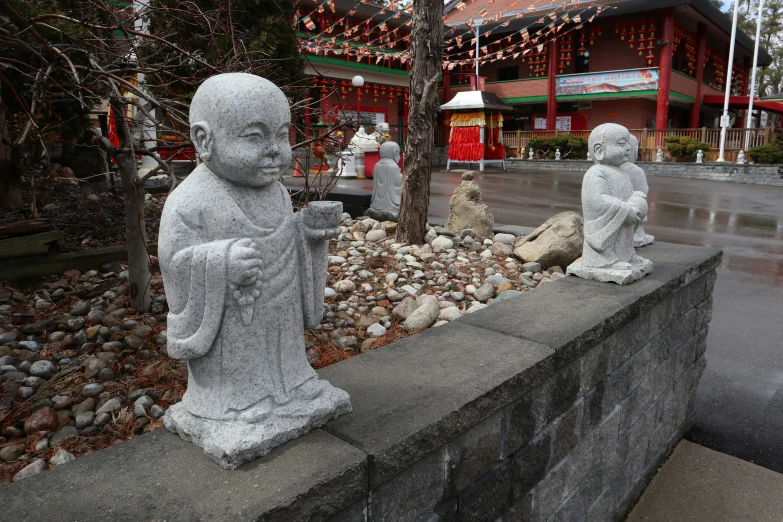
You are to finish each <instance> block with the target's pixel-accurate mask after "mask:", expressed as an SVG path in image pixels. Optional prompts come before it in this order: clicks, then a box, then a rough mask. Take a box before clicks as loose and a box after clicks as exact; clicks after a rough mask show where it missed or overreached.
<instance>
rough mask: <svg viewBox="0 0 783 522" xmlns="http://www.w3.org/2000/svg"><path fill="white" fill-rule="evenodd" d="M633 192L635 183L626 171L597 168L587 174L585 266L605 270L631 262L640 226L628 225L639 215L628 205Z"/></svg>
mask: <svg viewBox="0 0 783 522" xmlns="http://www.w3.org/2000/svg"><path fill="white" fill-rule="evenodd" d="M633 193H634V187H633V184H632V183H631V180H630V178H629V177H628V174H627V173H626V172H625V171H624V170H623V169H622V168H618V167H612V166H609V165H594V166H592V167H590V169H589V170H588V171H587V173H585V177H584V181H583V182H582V211H583V212H584V219H585V242H584V249H583V251H582V265H583V266H586V267H592V268H603V267H608V266H611V265H612V264H614V263H616V262H618V261H622V262H625V263H628V262H630V261H631V258H632V257H633V256H634V255H635V253H636V252H635V250H634V248H633V235H634V232H635V230H636V225H634V224H629V223H626V218H627V217H628V216H629V214H633V213H634V212H635V211H634V209H633V208H632V207H631V205H630V204H629V203H628V200H629V199H630V198H631V196H632V195H633Z"/></svg>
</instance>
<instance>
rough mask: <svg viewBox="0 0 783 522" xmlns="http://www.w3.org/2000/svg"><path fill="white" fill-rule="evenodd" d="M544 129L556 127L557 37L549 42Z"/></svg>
mask: <svg viewBox="0 0 783 522" xmlns="http://www.w3.org/2000/svg"><path fill="white" fill-rule="evenodd" d="M547 75H548V77H547V99H546V129H547V130H555V129H556V128H557V98H556V96H555V92H556V89H555V86H556V83H555V82H556V78H557V38H554V39H552V41H550V42H549V60H548V64H547Z"/></svg>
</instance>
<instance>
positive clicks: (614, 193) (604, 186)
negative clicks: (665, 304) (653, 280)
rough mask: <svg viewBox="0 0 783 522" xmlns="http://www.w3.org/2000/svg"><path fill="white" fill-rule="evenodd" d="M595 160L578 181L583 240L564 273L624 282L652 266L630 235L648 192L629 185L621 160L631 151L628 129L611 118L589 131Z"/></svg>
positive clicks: (642, 215)
mask: <svg viewBox="0 0 783 522" xmlns="http://www.w3.org/2000/svg"><path fill="white" fill-rule="evenodd" d="M588 148H589V150H590V152H591V153H592V156H593V161H594V162H595V165H593V166H592V167H590V169H589V170H588V171H587V172H586V173H585V177H584V180H583V182H582V213H583V214H584V220H585V241H584V247H583V249H582V257H581V259H578V260H577V261H575V262H574V263H572V264H571V265H570V266H569V267H568V273H569V274H572V275H575V276H577V277H581V278H584V279H595V280H598V281H603V282H614V283H617V284H620V285H623V284H628V283H631V282H633V281H636V280H637V279H640V278H642V277H643V276H644V275H645V274H649V273H650V272H652V268H653V265H652V262H651V261H649V260H648V259H644V258H642V257H641V256H638V255H637V254H636V251H635V250H634V246H633V238H634V233H635V232H636V229H637V228H638V227H639V225H640V224H641V222H642V220H643V219H644V218H645V216H646V215H647V195H646V194H645V193H644V192H641V191H637V190H635V189H634V186H633V183H632V181H631V178H630V176H629V175H628V173H627V172H626V170H625V169H623V167H622V166H623V164H624V163H626V162H627V161H628V158H629V157H630V155H631V134H630V133H629V132H628V129H626V128H625V127H623V126H621V125H616V124H614V123H605V124H603V125H599V126H598V127H596V128H595V129H594V130H593V132H591V133H590V139H589V140H588Z"/></svg>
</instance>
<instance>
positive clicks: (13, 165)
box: [0, 82, 24, 211]
mask: <svg viewBox="0 0 783 522" xmlns="http://www.w3.org/2000/svg"><path fill="white" fill-rule="evenodd" d="M1 91H2V83H1V82H0V102H2V92H1ZM23 172H24V161H23V160H22V146H21V145H16V146H15V145H13V140H11V133H10V132H9V130H8V118H7V115H6V112H5V108H4V107H2V106H0V210H3V211H6V210H14V209H17V208H19V207H21V206H22V204H23V203H24V202H23V201H22V173H23Z"/></svg>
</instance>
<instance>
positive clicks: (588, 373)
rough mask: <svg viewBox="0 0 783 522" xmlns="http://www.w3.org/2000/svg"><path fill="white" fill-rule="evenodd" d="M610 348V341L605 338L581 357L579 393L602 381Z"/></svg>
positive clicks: (606, 368) (585, 391) (606, 369)
mask: <svg viewBox="0 0 783 522" xmlns="http://www.w3.org/2000/svg"><path fill="white" fill-rule="evenodd" d="M612 339H613V340H614V339H615V338H614V337H612ZM612 348H613V346H612V342H610V341H609V340H608V339H605V340H603V341H601V342H600V343H599V344H598V345H597V346H594V347H593V348H591V349H590V350H589V351H588V352H587V353H585V355H584V356H583V357H582V372H581V376H582V385H581V389H580V393H581V394H583V395H584V394H585V393H587V391H588V390H590V389H592V388H594V387H595V386H596V385H597V384H598V383H599V382H601V381H603V380H604V377H606V374H607V373H609V366H608V363H609V357H610V356H611V352H612Z"/></svg>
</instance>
